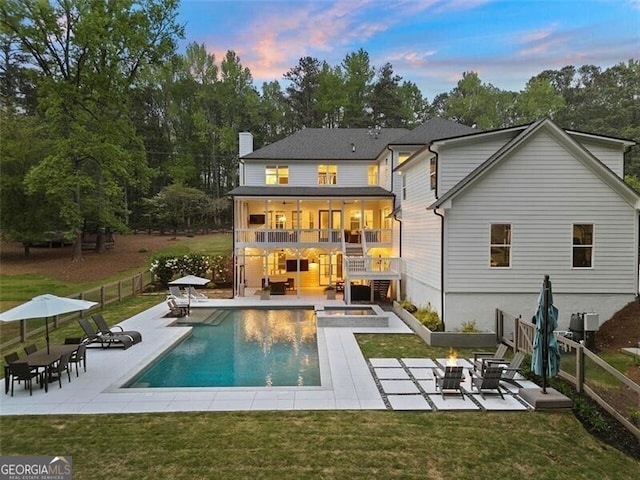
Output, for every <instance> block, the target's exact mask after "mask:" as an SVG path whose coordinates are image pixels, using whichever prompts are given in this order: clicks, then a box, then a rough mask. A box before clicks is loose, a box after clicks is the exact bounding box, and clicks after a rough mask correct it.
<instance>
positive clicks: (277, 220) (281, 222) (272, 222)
mask: <svg viewBox="0 0 640 480" xmlns="http://www.w3.org/2000/svg"><path fill="white" fill-rule="evenodd" d="M286 225H287V215H286V213H285V212H284V211H282V210H269V228H276V229H279V230H284V229H285V228H286Z"/></svg>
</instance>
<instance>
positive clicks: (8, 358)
mask: <svg viewBox="0 0 640 480" xmlns="http://www.w3.org/2000/svg"><path fill="white" fill-rule="evenodd" d="M18 360H20V355H18V352H13V353H10V354H8V355H5V356H4V361H5V362H7V365H9V364H11V363H13V362H17V361H18Z"/></svg>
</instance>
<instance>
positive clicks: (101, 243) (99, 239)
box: [95, 231, 107, 253]
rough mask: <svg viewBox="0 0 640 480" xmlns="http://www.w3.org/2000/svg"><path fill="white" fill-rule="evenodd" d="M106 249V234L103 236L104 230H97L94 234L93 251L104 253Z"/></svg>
mask: <svg viewBox="0 0 640 480" xmlns="http://www.w3.org/2000/svg"><path fill="white" fill-rule="evenodd" d="M106 251H107V243H106V236H105V234H104V232H102V231H99V232H98V233H97V234H96V247H95V252H96V253H104V252H106Z"/></svg>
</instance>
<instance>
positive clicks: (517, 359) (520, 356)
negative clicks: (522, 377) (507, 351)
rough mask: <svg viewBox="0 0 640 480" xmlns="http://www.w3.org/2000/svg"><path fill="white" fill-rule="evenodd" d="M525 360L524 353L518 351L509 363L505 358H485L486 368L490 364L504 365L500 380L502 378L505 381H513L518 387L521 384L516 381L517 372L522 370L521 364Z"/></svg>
mask: <svg viewBox="0 0 640 480" xmlns="http://www.w3.org/2000/svg"><path fill="white" fill-rule="evenodd" d="M523 361H524V353H522V352H518V353H516V354H515V355H514V356H513V358H512V359H511V361H510V362H509V363H506V361H504V360H503V361H497V360H492V359H489V360H485V362H486V365H485V368H487V367H489V366H494V365H500V366H502V367H503V369H502V377H500V380H502V381H503V382H507V383H511V384H512V385H515V386H516V387H519V386H520V384H519V383H518V382H517V381H516V379H515V377H516V374H517V373H518V372H519V371H520V365H522V362H523Z"/></svg>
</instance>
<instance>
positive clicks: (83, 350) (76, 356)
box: [69, 344, 87, 377]
mask: <svg viewBox="0 0 640 480" xmlns="http://www.w3.org/2000/svg"><path fill="white" fill-rule="evenodd" d="M69 363H75V364H76V377H77V376H78V371H79V370H80V364H81V363H82V366H83V368H84V371H85V372H86V371H87V346H86V345H85V344H81V345H78V349H77V350H76V351H75V352H73V353H72V354H71V357H70V358H69Z"/></svg>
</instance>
